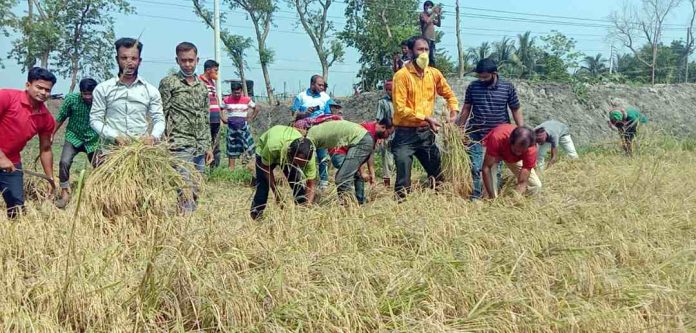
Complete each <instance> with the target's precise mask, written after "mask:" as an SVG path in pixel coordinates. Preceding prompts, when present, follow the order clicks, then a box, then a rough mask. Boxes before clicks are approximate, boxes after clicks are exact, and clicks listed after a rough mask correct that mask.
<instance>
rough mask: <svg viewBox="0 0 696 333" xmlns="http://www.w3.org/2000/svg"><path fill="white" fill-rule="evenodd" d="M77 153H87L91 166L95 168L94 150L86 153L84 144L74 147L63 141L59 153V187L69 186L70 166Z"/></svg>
mask: <svg viewBox="0 0 696 333" xmlns="http://www.w3.org/2000/svg"><path fill="white" fill-rule="evenodd" d="M79 153H85V154H87V158H88V159H89V162H90V164H92V167H94V168H96V166H97V160H96V159H95V156H96V154H95V152H91V153H88V152H87V150H86V149H85V146H84V145H82V146H79V147H75V146H73V144H72V143H70V142H67V141H65V143H63V151H62V152H61V153H60V163H59V168H58V180H59V181H60V188H70V167H72V163H73V160H74V159H75V156H77V154H79Z"/></svg>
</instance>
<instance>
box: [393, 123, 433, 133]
mask: <svg viewBox="0 0 696 333" xmlns="http://www.w3.org/2000/svg"><path fill="white" fill-rule="evenodd" d="M396 128H397V129H403V130H408V131H416V132H425V131H429V130H430V126H427V125H426V126H418V127H411V126H396Z"/></svg>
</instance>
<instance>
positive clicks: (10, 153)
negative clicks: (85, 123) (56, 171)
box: [0, 67, 57, 219]
mask: <svg viewBox="0 0 696 333" xmlns="http://www.w3.org/2000/svg"><path fill="white" fill-rule="evenodd" d="M56 81H57V80H56V77H55V76H54V75H53V74H52V73H51V72H49V71H48V70H47V69H44V68H40V67H34V68H32V69H30V70H29V74H28V75H27V83H26V90H23V91H22V90H15V89H0V133H1V136H2V139H0V192H2V198H3V199H4V200H5V206H6V207H7V216H8V217H9V218H11V219H12V218H16V217H17V216H18V215H19V214H20V213H21V212H22V210H23V208H24V173H23V172H22V160H21V159H22V158H21V152H22V149H24V147H25V146H26V145H27V142H29V140H31V138H33V137H34V135H36V134H38V135H39V149H40V155H39V156H40V159H41V166H42V167H43V170H44V173H45V174H46V177H48V179H50V180H51V182H52V183H53V182H54V180H53V152H52V151H51V141H52V139H51V138H52V136H53V130H54V129H55V127H56V121H55V119H53V116H52V115H51V113H50V112H49V111H48V109H47V108H46V105H44V102H46V100H48V98H49V97H50V96H51V89H53V85H55V84H56Z"/></svg>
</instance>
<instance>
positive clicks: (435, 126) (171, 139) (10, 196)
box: [0, 36, 645, 219]
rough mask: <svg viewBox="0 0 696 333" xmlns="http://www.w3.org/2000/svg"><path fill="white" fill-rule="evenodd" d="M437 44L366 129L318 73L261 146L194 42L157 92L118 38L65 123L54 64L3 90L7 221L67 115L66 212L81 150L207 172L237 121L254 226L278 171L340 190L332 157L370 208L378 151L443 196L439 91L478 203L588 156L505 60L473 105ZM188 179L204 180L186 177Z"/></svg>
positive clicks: (391, 91)
mask: <svg viewBox="0 0 696 333" xmlns="http://www.w3.org/2000/svg"><path fill="white" fill-rule="evenodd" d="M431 42H432V41H431V40H429V39H428V38H425V37H423V36H417V37H413V38H411V39H409V40H408V43H407V44H406V45H405V47H406V48H407V53H408V54H409V56H408V58H406V59H405V60H406V61H405V65H404V66H403V67H402V68H401V69H399V70H398V71H397V72H396V73H395V74H394V76H393V79H392V80H388V81H387V82H386V84H385V85H384V90H385V96H384V97H383V98H382V99H380V100H379V102H378V105H376V114H375V117H374V118H373V119H370V120H368V121H365V122H363V123H361V124H358V123H354V122H350V121H347V120H344V119H343V117H342V114H343V110H342V106H341V105H340V104H338V103H337V102H336V101H334V100H333V99H332V98H331V97H330V96H329V95H328V94H326V92H325V89H326V83H325V81H324V78H323V77H321V76H319V75H314V76H312V77H311V79H310V87H309V88H308V89H307V90H306V91H303V92H301V93H300V94H298V96H297V97H296V98H295V100H294V102H293V104H292V107H291V112H292V115H293V122H292V123H291V124H288V126H284V125H276V126H273V127H271V128H270V129H269V130H268V131H266V132H265V133H263V134H261V135H260V136H259V137H258V140H257V141H256V142H255V141H254V139H253V137H252V134H251V129H250V122H251V121H253V119H254V118H255V117H256V116H257V115H258V114H259V108H258V106H257V105H255V103H254V102H253V101H252V99H251V98H250V97H248V96H245V94H244V93H243V89H242V86H241V85H240V84H233V85H232V94H231V95H229V96H226V97H225V98H224V99H222V103H220V102H219V99H218V96H217V92H216V90H215V84H214V83H215V80H217V79H218V77H217V71H218V67H219V64H218V63H216V62H215V61H212V60H208V61H206V62H205V64H204V66H203V68H204V72H203V74H201V75H197V74H196V68H197V66H198V62H199V58H198V49H197V48H196V46H195V45H194V44H192V43H189V42H183V43H180V44H179V45H177V47H176V49H175V53H176V58H175V59H176V63H177V64H178V66H179V71H178V72H176V73H174V74H171V75H168V76H166V77H164V78H163V79H162V80H161V81H160V84H159V87H158V88H156V87H154V86H153V85H151V84H149V83H148V82H147V81H145V80H144V79H143V78H142V77H140V76H139V75H138V69H139V66H140V63H141V53H142V51H143V44H142V43H141V42H140V41H138V40H136V39H132V38H121V39H119V40H117V41H116V43H115V48H116V53H117V57H116V60H117V63H118V67H119V72H118V75H117V76H116V77H114V78H112V79H110V80H107V81H104V82H101V83H98V82H96V81H95V80H93V79H89V78H87V79H83V80H82V81H81V82H80V84H79V88H80V92H78V93H73V94H69V95H67V96H66V97H65V100H64V101H63V104H62V105H61V108H60V112H59V114H58V117H57V122H56V120H55V119H54V118H53V116H52V115H51V114H50V112H49V111H48V109H47V108H46V106H45V105H44V102H45V101H46V100H48V98H49V97H50V92H51V89H52V88H53V85H54V84H55V83H56V81H57V80H56V77H55V76H54V75H53V74H52V73H51V72H50V71H48V70H46V69H43V68H38V67H35V68H32V69H31V70H30V71H29V73H28V77H27V83H26V89H25V90H23V91H22V90H13V89H1V90H0V133H2V140H0V170H1V171H0V191H1V192H2V195H3V198H4V200H5V203H6V206H7V214H8V216H9V217H11V218H13V217H16V216H17V215H18V214H19V213H20V212H21V211H22V208H23V204H24V191H23V175H24V172H23V170H22V168H23V166H22V161H21V158H20V153H21V151H22V150H23V149H24V147H25V146H26V144H27V143H28V141H29V140H30V139H31V138H32V137H34V136H36V135H37V134H38V136H39V151H40V155H39V159H40V161H41V165H42V167H43V170H44V173H45V175H46V177H47V178H49V179H51V181H53V155H52V151H51V145H52V142H53V137H54V135H55V134H56V132H57V131H58V129H59V128H60V127H62V125H63V124H64V123H65V122H66V121H67V126H66V132H65V142H64V145H63V151H62V154H61V159H60V168H59V183H60V187H61V189H62V191H61V196H60V198H59V199H58V200H57V203H58V206H60V207H64V206H65V205H66V204H67V202H68V201H69V200H70V179H69V177H70V167H71V164H72V162H73V159H74V158H75V156H76V155H77V154H78V153H80V152H84V153H86V154H87V156H88V158H89V160H90V162H91V163H92V165H93V166H94V167H99V165H100V163H101V161H102V160H103V156H104V155H105V154H106V153H108V152H109V151H111V150H113V149H115V148H116V147H118V146H123V145H127V144H129V143H131V142H133V141H136V140H138V141H141V142H143V143H144V144H148V145H156V144H158V143H160V142H161V141H164V142H166V143H167V147H168V149H169V150H170V151H171V153H172V155H173V156H174V157H176V158H177V159H180V160H182V161H185V162H188V163H192V164H193V165H195V167H196V169H197V170H198V171H199V172H202V171H203V170H204V168H205V166H206V165H212V166H218V165H219V163H220V149H219V143H218V137H219V132H220V127H221V123H222V124H226V125H227V126H228V131H227V133H228V134H227V136H226V142H227V149H226V150H227V156H228V158H229V167H230V168H234V167H235V166H236V165H235V161H236V160H237V159H239V158H241V157H243V156H249V157H251V158H253V159H254V160H255V177H256V185H255V186H256V191H255V194H254V197H253V201H252V204H251V208H250V215H251V217H252V218H254V219H258V218H260V217H261V216H262V215H263V212H264V210H265V208H266V205H267V201H268V196H269V192H273V194H274V196H275V198H276V200H277V201H279V202H280V201H281V200H280V196H279V194H278V191H277V189H276V181H275V175H274V172H273V171H274V169H275V168H276V167H278V168H280V169H281V170H282V171H283V173H284V175H285V177H287V179H288V181H289V184H290V186H291V187H292V192H293V195H294V198H295V201H296V202H297V203H299V204H311V203H312V202H313V201H314V194H315V183H316V180H317V178H318V179H319V182H318V184H319V186H318V188H319V190H320V191H321V190H325V189H326V188H327V187H328V185H329V172H328V168H329V163H331V164H332V165H333V166H334V167H335V168H336V169H337V171H336V175H335V183H336V188H337V192H338V196H339V198H340V199H341V202H346V201H351V200H356V201H357V202H358V203H361V204H362V203H365V202H366V198H365V193H364V189H365V184H366V183H370V184H375V180H376V176H375V172H376V171H375V163H374V160H375V157H374V156H375V154H376V153H377V154H379V155H381V157H382V161H383V163H382V164H383V167H382V181H383V184H384V185H385V186H391V184H392V170H393V169H395V173H396V178H395V180H394V183H393V185H394V190H395V194H396V197H397V200H399V201H401V200H404V199H405V198H406V197H407V195H408V193H409V192H410V191H411V188H412V186H411V170H412V166H413V159H414V158H416V159H418V161H419V162H420V164H421V165H422V166H423V168H424V170H425V172H426V173H427V175H428V178H429V180H430V186H431V187H432V188H434V189H438V188H440V185H441V184H442V182H443V181H444V179H443V176H442V158H441V151H440V149H439V147H438V145H437V144H436V136H437V134H438V131H439V130H440V128H441V127H442V126H443V124H442V120H441V119H439V118H438V117H437V116H436V115H435V114H434V110H435V101H436V97H437V95H439V96H441V97H443V98H444V99H445V101H446V105H447V109H448V114H447V115H445V117H444V118H445V119H444V121H445V122H449V123H455V124H457V125H459V126H460V127H461V128H462V130H463V131H465V132H466V133H467V134H468V136H469V138H470V139H471V140H470V143H469V147H468V152H469V154H470V159H471V163H472V168H471V169H472V176H473V188H474V191H473V193H472V196H471V199H474V200H476V199H479V198H482V197H483V195H484V193H485V194H487V195H488V197H490V198H495V197H496V195H497V192H498V190H499V187H500V185H501V181H500V175H501V173H500V172H501V168H500V167H501V166H502V164H503V163H505V165H506V166H507V167H508V168H509V169H510V170H511V171H512V172H513V174H514V175H515V176H516V177H517V185H516V190H517V191H518V192H520V193H524V192H530V193H536V192H538V191H539V190H540V189H541V186H542V184H541V180H540V178H539V176H538V175H537V173H536V171H535V169H539V168H543V167H544V160H545V156H546V154H547V152H548V151H549V150H550V152H551V159H550V161H549V163H548V165H546V167H549V166H551V165H552V164H553V163H555V162H556V161H557V159H558V156H559V154H558V146H559V145H560V146H561V147H562V148H563V149H564V150H565V151H566V153H567V154H568V156H569V157H570V158H577V157H578V155H577V153H576V151H575V147H574V145H573V141H572V139H571V137H570V130H569V127H568V126H567V125H565V124H563V123H560V122H558V121H554V120H550V121H547V122H544V123H542V124H540V125H539V126H537V127H536V128H534V129H532V128H529V127H526V126H525V123H524V117H523V114H522V111H521V108H520V102H519V99H518V97H517V93H516V90H515V87H514V86H513V85H512V83H510V82H508V81H505V80H503V79H501V78H500V77H499V76H498V70H497V65H496V63H495V62H494V61H493V60H490V59H484V60H482V61H480V62H479V63H478V64H477V66H476V70H475V71H476V73H477V75H478V80H476V81H473V82H472V83H471V84H470V85H469V86H468V88H467V90H466V96H465V100H464V105H463V106H462V107H461V108H460V104H459V101H458V99H457V97H456V96H455V94H454V92H453V91H452V89H451V88H450V86H449V84H448V83H447V80H446V79H445V77H444V76H443V74H442V73H441V72H440V71H439V70H438V69H437V68H435V67H433V66H431V50H432V49H431ZM613 107H614V109H612V110H611V112H610V113H609V118H610V124H611V125H612V126H613V127H615V128H617V129H618V130H619V131H620V133H621V135H622V138H623V142H624V144H623V146H624V149H626V152H627V153H630V150H631V142H632V140H633V138H634V137H635V133H636V128H637V126H638V124H639V123H641V122H644V121H645V117H643V116H642V115H641V114H640V113H639V112H638V111H637V110H636V109H635V108H627V109H622V108H620V105H618V103H615V104H613ZM510 115H512V119H510V118H511V116H510ZM511 120H513V121H514V123H515V125H512V124H511ZM496 170H497V172H496ZM181 172H182V175H183V176H184V178H185V179H187V180H188V181H189V182H191V180H190V179H192V177H188V174H186V172H187V171H185V170H181ZM494 174H495V175H496V176H494ZM190 186H191V188H193V189H194V191H193V192H194V195H193V198H190V197H186V196H183V195H182V196H181V197H180V201H179V209H180V211H181V212H182V213H187V212H192V211H194V210H195V209H196V205H197V203H196V202H197V194H198V192H197V188H198V184H193V183H190Z"/></svg>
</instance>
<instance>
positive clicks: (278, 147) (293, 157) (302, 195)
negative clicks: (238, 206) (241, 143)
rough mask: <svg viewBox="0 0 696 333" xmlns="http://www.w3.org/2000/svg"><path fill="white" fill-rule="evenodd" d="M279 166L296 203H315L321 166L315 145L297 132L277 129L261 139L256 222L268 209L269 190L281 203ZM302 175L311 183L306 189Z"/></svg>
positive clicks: (254, 203) (254, 208)
mask: <svg viewBox="0 0 696 333" xmlns="http://www.w3.org/2000/svg"><path fill="white" fill-rule="evenodd" d="M276 166H280V167H281V168H282V169H283V173H284V174H285V177H286V178H287V179H288V182H289V183H290V187H292V194H293V196H294V198H295V203H297V204H311V203H312V201H314V181H315V179H316V178H317V165H316V159H315V157H314V145H313V144H312V141H310V140H309V139H307V138H305V137H304V136H303V135H302V133H300V131H298V130H297V129H295V128H292V127H288V126H281V125H278V126H274V127H271V129H269V130H268V131H266V132H265V133H263V134H262V135H261V136H260V137H259V140H258V144H257V145H256V192H255V193H254V199H253V201H252V202H251V210H250V215H251V218H252V219H254V220H256V219H258V218H260V217H261V216H262V215H263V211H264V210H265V209H266V203H267V202H268V191H269V189H270V190H271V191H272V192H273V195H274V196H275V198H276V202H278V203H281V199H280V196H279V194H278V191H277V189H276V180H275V176H274V175H273V169H275V167H276ZM302 175H304V179H305V180H306V182H307V185H306V186H305V185H303V184H302V180H303V179H302Z"/></svg>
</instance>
